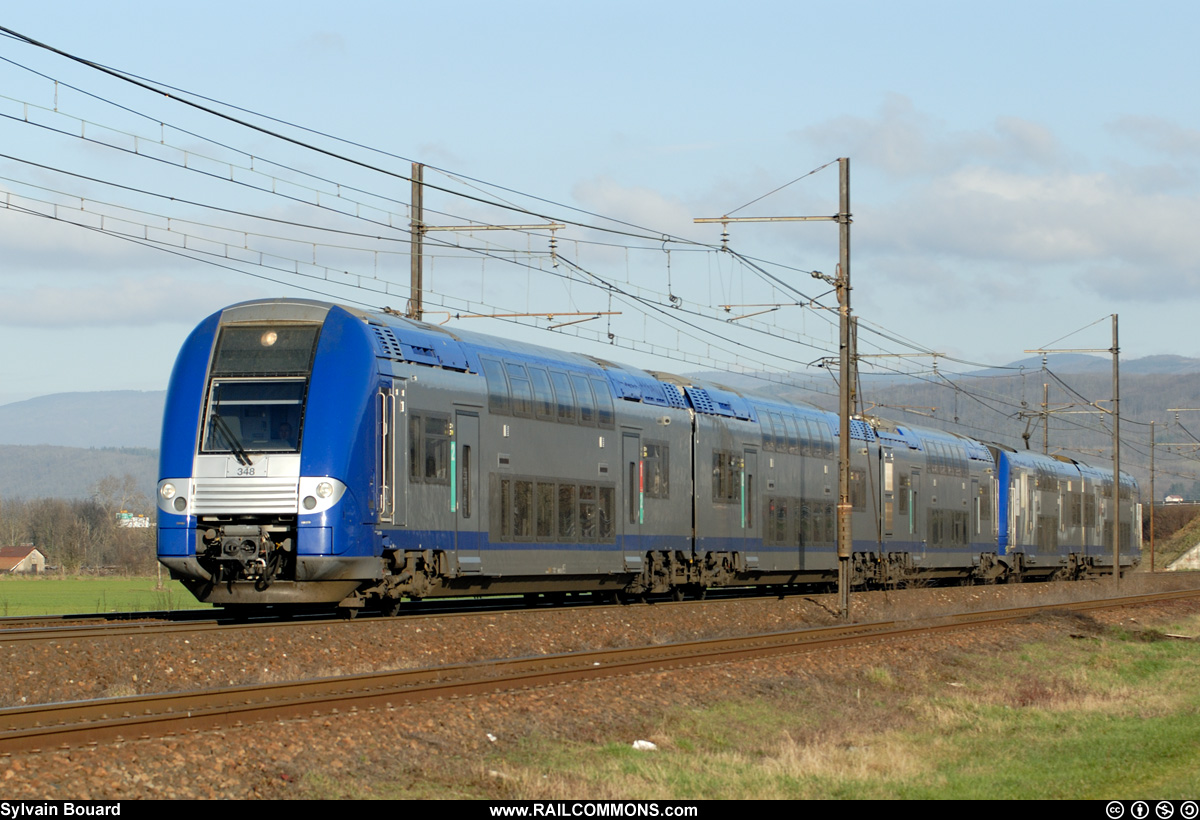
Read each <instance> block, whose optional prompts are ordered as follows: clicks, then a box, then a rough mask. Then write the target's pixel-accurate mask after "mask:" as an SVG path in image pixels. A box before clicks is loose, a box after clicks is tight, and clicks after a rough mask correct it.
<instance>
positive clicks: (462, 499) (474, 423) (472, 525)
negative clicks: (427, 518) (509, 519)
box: [450, 410, 482, 573]
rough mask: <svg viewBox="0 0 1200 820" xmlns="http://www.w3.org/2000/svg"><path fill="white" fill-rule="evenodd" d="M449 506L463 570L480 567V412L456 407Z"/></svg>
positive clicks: (474, 571)
mask: <svg viewBox="0 0 1200 820" xmlns="http://www.w3.org/2000/svg"><path fill="white" fill-rule="evenodd" d="M450 469H451V479H450V507H451V510H452V511H453V512H454V529H455V550H456V554H457V556H458V568H459V571H460V572H463V573H477V572H480V571H481V570H482V561H481V556H480V554H479V542H480V531H479V529H480V528H479V521H480V517H481V516H480V512H481V507H480V504H479V415H478V414H476V413H468V412H464V411H462V410H458V411H456V413H455V418H454V438H453V440H452V443H451V447H450Z"/></svg>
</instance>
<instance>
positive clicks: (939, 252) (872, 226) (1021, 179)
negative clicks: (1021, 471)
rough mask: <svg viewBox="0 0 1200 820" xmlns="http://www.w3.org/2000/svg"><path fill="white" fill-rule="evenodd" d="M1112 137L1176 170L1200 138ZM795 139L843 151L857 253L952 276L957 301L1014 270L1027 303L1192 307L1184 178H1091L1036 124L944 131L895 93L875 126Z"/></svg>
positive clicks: (1199, 289) (1188, 175)
mask: <svg viewBox="0 0 1200 820" xmlns="http://www.w3.org/2000/svg"><path fill="white" fill-rule="evenodd" d="M1113 129H1114V130H1116V131H1119V132H1121V133H1123V134H1126V135H1129V136H1131V137H1134V138H1136V139H1138V140H1139V141H1141V142H1142V143H1143V144H1148V145H1152V146H1153V147H1155V148H1156V149H1157V150H1160V151H1162V152H1163V153H1167V154H1170V155H1172V156H1173V157H1176V158H1179V157H1184V156H1187V155H1189V154H1190V153H1192V152H1193V151H1194V152H1195V153H1196V154H1200V132H1198V131H1192V130H1189V129H1184V128H1180V127H1179V126H1176V125H1174V124H1173V123H1169V122H1166V121H1163V120H1152V119H1149V118H1141V119H1137V118H1124V119H1122V120H1119V121H1118V122H1117V123H1116V124H1115V125H1114V126H1113ZM799 137H800V138H801V139H802V140H805V141H808V142H812V143H814V144H818V145H824V144H825V143H826V142H828V141H829V140H834V139H844V140H846V141H847V142H846V145H845V146H843V148H842V149H841V150H842V151H843V153H845V150H846V147H848V148H849V151H850V155H851V156H852V158H853V159H854V160H855V162H856V167H858V168H860V169H861V168H862V167H863V165H865V166H866V168H867V173H866V175H865V179H866V183H865V184H866V186H867V188H868V190H870V194H869V195H868V196H866V197H864V194H863V192H862V191H863V187H864V186H863V183H861V182H860V183H859V187H858V189H857V190H856V191H855V202H856V207H855V221H856V229H855V233H856V243H857V244H856V249H857V252H858V253H860V254H861V253H866V254H872V253H874V254H881V255H883V256H884V257H887V258H888V259H889V260H890V261H891V264H893V265H896V264H897V260H900V259H903V258H905V257H909V258H911V259H912V260H913V264H912V265H901V266H900V267H911V268H914V269H916V268H920V267H921V266H922V265H933V264H936V265H937V266H938V267H939V268H940V269H943V270H952V271H957V274H956V276H955V278H956V279H957V280H959V282H960V283H961V284H962V285H964V286H968V287H967V291H970V292H974V291H972V290H971V289H973V288H977V287H979V286H980V284H981V283H983V282H985V281H986V282H987V283H988V284H989V286H991V287H993V288H994V286H995V284H996V283H995V280H994V279H991V278H988V277H991V276H993V275H995V273H996V266H999V267H1000V268H1002V269H1003V270H1004V271H1006V273H1005V274H1004V276H1006V277H1011V276H1014V275H1015V273H1014V272H1016V271H1025V272H1026V274H1027V275H1028V276H1030V277H1032V278H1033V279H1034V280H1035V281H1037V282H1038V288H1037V291H1038V292H1044V291H1046V290H1047V289H1048V288H1054V287H1056V286H1061V285H1062V284H1069V285H1071V286H1072V287H1074V288H1083V289H1086V290H1089V291H1092V292H1095V293H1096V294H1098V295H1100V296H1103V297H1105V298H1119V299H1121V300H1124V301H1131V300H1141V301H1157V300H1161V299H1164V298H1167V297H1168V295H1169V296H1170V298H1174V299H1177V298H1180V297H1195V296H1200V272H1198V271H1197V261H1196V260H1198V259H1200V237H1198V236H1197V234H1196V233H1195V231H1194V229H1193V226H1194V225H1195V224H1196V223H1197V222H1198V221H1200V189H1198V188H1197V185H1196V181H1197V176H1198V175H1197V173H1196V171H1195V169H1194V168H1191V167H1189V166H1186V165H1180V164H1178V162H1176V163H1175V164H1165V165H1164V164H1162V163H1158V164H1155V165H1152V166H1147V167H1138V166H1135V165H1132V164H1130V163H1129V162H1128V161H1121V162H1110V163H1107V166H1108V170H1096V168H1095V167H1093V166H1094V165H1098V164H1099V163H1090V164H1089V163H1087V162H1085V161H1083V160H1082V159H1080V158H1077V157H1072V156H1070V155H1069V152H1067V151H1066V150H1065V149H1064V148H1063V147H1062V146H1061V144H1060V143H1059V141H1058V139H1057V138H1056V137H1055V135H1054V134H1053V133H1051V132H1050V131H1049V130H1048V129H1047V128H1045V127H1044V126H1042V125H1040V124H1038V123H1034V122H1030V121H1028V120H1023V119H1020V118H1016V117H1009V116H1002V117H998V118H997V119H996V120H995V122H994V123H993V125H992V126H991V127H989V128H986V129H979V130H974V131H962V132H951V131H949V130H948V129H946V128H945V126H944V125H943V124H941V123H939V122H938V121H937V120H935V119H934V118H932V117H929V116H926V115H924V114H922V113H921V112H920V111H919V110H918V109H917V108H916V107H915V106H913V104H912V103H911V102H910V101H909V100H908V99H907V98H904V97H900V96H898V95H892V96H890V97H888V99H887V100H886V101H885V103H884V104H883V106H882V107H881V109H880V111H879V113H878V115H877V116H876V117H874V118H861V117H841V118H837V119H835V120H831V121H830V122H828V123H825V124H822V125H816V126H812V127H810V128H807V129H804V130H803V131H801V132H799ZM856 152H857V153H856ZM879 171H882V172H883V177H882V178H881V177H880V176H879V174H878V172H879ZM872 172H875V173H874V174H873V175H872ZM856 176H857V179H858V180H863V179H864V174H862V173H861V172H860V173H859V174H857V175H856ZM888 179H893V180H897V181H902V182H903V185H902V186H901V187H900V188H898V189H897V188H895V187H894V186H892V185H890V184H889V183H888V181H887V180H888ZM984 271H987V273H984ZM1162 282H1171V283H1172V288H1164V287H1162V286H1161V283H1162ZM1012 284H1013V286H1014V288H1015V286H1016V283H1015V282H1014V283H1012ZM994 289H995V288H994ZM1000 290H1002V289H1000ZM956 291H957V289H956V288H955V287H953V286H951V285H950V284H949V283H943V284H942V286H941V287H940V288H939V293H940V294H941V295H943V296H944V295H946V294H948V293H954V292H956Z"/></svg>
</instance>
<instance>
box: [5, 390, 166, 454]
mask: <svg viewBox="0 0 1200 820" xmlns="http://www.w3.org/2000/svg"><path fill="white" fill-rule="evenodd" d="M166 396H167V394H166V391H165V390H153V391H140V390H106V391H101V392H94V393H53V394H51V395H49V396H38V397H37V398H35V399H27V400H26V401H18V402H13V403H11V404H5V405H0V444H28V445H33V444H51V445H55V446H59V447H154V448H157V447H158V445H159V436H160V434H161V431H162V415H163V405H164V403H165V402H166Z"/></svg>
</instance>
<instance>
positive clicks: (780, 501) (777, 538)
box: [767, 498, 788, 544]
mask: <svg viewBox="0 0 1200 820" xmlns="http://www.w3.org/2000/svg"><path fill="white" fill-rule="evenodd" d="M787 514H788V505H787V499H786V498H772V499H769V500H768V501H767V519H768V520H767V528H768V529H767V532H768V535H767V538H768V539H769V540H770V542H771V543H774V544H786V543H787V525H788V520H787Z"/></svg>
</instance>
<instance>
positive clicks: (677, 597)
mask: <svg viewBox="0 0 1200 820" xmlns="http://www.w3.org/2000/svg"><path fill="white" fill-rule="evenodd" d="M683 598H684V592H683V587H671V600H672V601H682V600H683Z"/></svg>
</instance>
